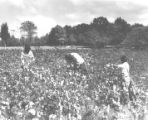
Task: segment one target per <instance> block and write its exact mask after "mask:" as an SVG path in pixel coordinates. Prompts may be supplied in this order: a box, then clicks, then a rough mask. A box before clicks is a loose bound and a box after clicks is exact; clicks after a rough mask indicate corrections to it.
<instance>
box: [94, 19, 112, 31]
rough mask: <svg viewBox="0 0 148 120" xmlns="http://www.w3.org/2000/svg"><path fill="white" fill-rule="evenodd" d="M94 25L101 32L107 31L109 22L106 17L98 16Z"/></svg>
mask: <svg viewBox="0 0 148 120" xmlns="http://www.w3.org/2000/svg"><path fill="white" fill-rule="evenodd" d="M92 25H93V27H96V28H97V29H98V30H99V31H100V32H105V31H106V30H107V26H108V25H109V22H108V20H107V18H105V17H98V18H94V19H93V23H92Z"/></svg>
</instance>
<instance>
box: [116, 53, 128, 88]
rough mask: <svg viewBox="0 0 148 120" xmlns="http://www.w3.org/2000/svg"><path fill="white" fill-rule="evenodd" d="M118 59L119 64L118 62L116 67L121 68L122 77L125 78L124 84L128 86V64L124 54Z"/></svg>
mask: <svg viewBox="0 0 148 120" xmlns="http://www.w3.org/2000/svg"><path fill="white" fill-rule="evenodd" d="M120 60H121V64H118V65H117V67H118V68H121V72H122V76H123V79H124V80H125V83H126V86H127V87H128V86H129V85H130V73H129V71H130V66H129V64H128V60H127V57H126V56H125V55H123V56H121V58H120Z"/></svg>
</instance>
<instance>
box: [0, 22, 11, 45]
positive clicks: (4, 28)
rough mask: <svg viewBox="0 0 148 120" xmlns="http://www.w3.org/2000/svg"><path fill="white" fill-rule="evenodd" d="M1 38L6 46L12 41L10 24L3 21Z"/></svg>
mask: <svg viewBox="0 0 148 120" xmlns="http://www.w3.org/2000/svg"><path fill="white" fill-rule="evenodd" d="M1 38H2V42H3V45H4V46H7V45H8V44H9V41H10V34H9V32H8V25H7V23H3V24H2V25H1Z"/></svg>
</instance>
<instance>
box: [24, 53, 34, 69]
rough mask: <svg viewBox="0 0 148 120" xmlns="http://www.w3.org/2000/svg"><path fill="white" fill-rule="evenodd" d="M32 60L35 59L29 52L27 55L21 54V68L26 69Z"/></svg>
mask: <svg viewBox="0 0 148 120" xmlns="http://www.w3.org/2000/svg"><path fill="white" fill-rule="evenodd" d="M34 60H35V58H34V55H33V52H32V51H29V53H28V54H25V53H24V52H22V53H21V61H22V64H23V66H25V67H28V66H29V65H30V63H32V62H33V61H34Z"/></svg>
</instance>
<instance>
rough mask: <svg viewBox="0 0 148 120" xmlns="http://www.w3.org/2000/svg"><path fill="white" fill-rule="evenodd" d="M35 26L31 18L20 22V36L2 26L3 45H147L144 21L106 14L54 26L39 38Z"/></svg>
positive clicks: (4, 25)
mask: <svg viewBox="0 0 148 120" xmlns="http://www.w3.org/2000/svg"><path fill="white" fill-rule="evenodd" d="M36 30H37V27H36V26H35V24H34V23H33V22H31V21H25V22H23V23H22V24H21V27H20V31H21V32H23V33H24V34H22V37H21V38H20V39H16V38H15V36H10V34H9V32H8V25H7V23H4V24H2V26H1V39H2V43H3V44H2V45H7V46H13V45H15V46H16V45H22V44H24V43H29V44H32V45H38V46H42V45H49V46H57V45H81V46H87V47H95V48H100V47H104V46H107V45H126V46H129V45H130V46H136V47H138V46H143V45H147V44H148V27H147V26H144V25H143V24H139V23H135V24H133V25H131V24H129V23H128V22H127V21H126V20H124V19H123V18H121V17H118V18H116V19H115V21H114V22H112V23H111V22H109V21H108V19H107V18H106V17H103V16H101V17H97V18H94V19H93V20H92V22H90V23H89V24H86V23H82V24H78V25H75V26H70V25H65V26H64V27H62V26H60V25H56V26H55V27H53V28H52V29H51V31H50V32H49V33H47V34H46V35H44V36H42V37H37V36H36Z"/></svg>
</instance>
